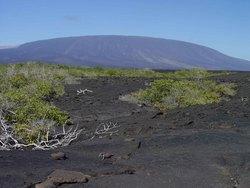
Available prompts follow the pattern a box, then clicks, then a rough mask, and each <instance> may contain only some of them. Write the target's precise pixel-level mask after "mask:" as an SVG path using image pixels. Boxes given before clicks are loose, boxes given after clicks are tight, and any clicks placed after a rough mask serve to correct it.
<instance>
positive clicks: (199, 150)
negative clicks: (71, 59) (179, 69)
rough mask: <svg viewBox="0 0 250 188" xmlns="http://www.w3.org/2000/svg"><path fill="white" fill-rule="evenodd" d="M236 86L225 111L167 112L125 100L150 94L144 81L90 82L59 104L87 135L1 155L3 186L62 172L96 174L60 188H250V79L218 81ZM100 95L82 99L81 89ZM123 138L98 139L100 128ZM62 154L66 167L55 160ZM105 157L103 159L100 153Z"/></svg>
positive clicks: (238, 76)
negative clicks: (112, 128) (108, 126)
mask: <svg viewBox="0 0 250 188" xmlns="http://www.w3.org/2000/svg"><path fill="white" fill-rule="evenodd" d="M215 79H216V80H218V81H219V82H234V83H236V84H237V85H238V93H237V95H236V96H234V97H233V98H231V99H230V101H223V102H221V103H219V104H211V105H206V106H194V107H190V108H183V109H175V110H171V111H168V112H166V113H160V112H159V111H158V110H156V109H153V108H150V107H147V106H138V105H136V104H131V103H127V102H123V101H120V100H119V96H120V95H125V94H128V93H130V92H132V91H136V90H138V89H140V88H143V87H146V86H145V82H149V81H150V80H148V79H143V78H98V79H83V80H82V82H81V84H78V85H69V86H67V87H66V94H65V95H64V96H63V97H61V98H59V99H58V100H56V101H54V103H55V104H56V105H57V106H58V107H60V108H61V109H64V110H65V111H67V112H69V113H70V115H71V117H72V120H73V123H74V124H75V125H76V124H78V125H79V127H80V128H85V131H83V132H82V135H81V136H80V137H79V139H78V140H76V141H74V142H73V143H72V144H71V145H70V146H68V147H65V148H60V149H57V150H56V151H11V152H6V151H0V182H1V183H0V187H3V188H12V187H13V188H20V187H34V185H35V184H36V183H38V182H41V181H44V180H45V179H46V178H47V176H48V175H49V174H51V172H53V171H54V170H55V169H65V170H74V171H79V172H82V173H84V174H88V175H91V176H92V178H91V179H90V181H89V182H87V183H81V184H79V183H78V184H77V183H76V184H62V185H61V186H60V187H62V188H63V187H71V188H72V187H86V188H92V187H114V188H115V187H131V188H132V187H143V188H146V187H150V188H151V187H152V188H154V187H164V188H166V187H171V188H172V187H174V188H175V187H176V188H183V187H185V188H194V187H197V188H200V187H202V188H217V187H218V188H230V187H235V188H236V187H237V188H238V187H239V188H249V187H250V101H249V100H250V73H235V74H231V75H229V76H221V77H219V78H215ZM85 88H87V89H90V90H93V93H87V94H85V95H83V94H82V95H77V92H76V91H77V90H78V89H85ZM109 122H113V123H118V125H119V127H118V129H117V130H119V132H118V133H117V134H114V135H112V136H107V137H103V138H98V137H95V138H94V139H92V140H89V138H90V137H91V136H92V135H91V133H93V132H94V131H95V129H96V127H97V126H98V125H99V124H100V123H109ZM54 152H63V153H65V154H66V156H67V159H65V160H53V159H52V158H51V153H54ZM100 153H103V154H105V156H107V157H104V159H103V160H102V158H100V157H99V154H100Z"/></svg>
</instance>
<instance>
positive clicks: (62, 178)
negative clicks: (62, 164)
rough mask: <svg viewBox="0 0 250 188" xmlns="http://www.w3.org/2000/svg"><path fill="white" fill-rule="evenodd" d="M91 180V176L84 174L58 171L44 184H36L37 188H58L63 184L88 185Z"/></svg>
mask: <svg viewBox="0 0 250 188" xmlns="http://www.w3.org/2000/svg"><path fill="white" fill-rule="evenodd" d="M90 178H91V176H89V175H85V174H83V173H82V172H77V171H69V170H60V169H57V170H54V171H53V172H52V173H51V174H50V175H49V176H48V177H47V179H46V180H45V181H44V182H42V183H39V184H36V186H35V188H56V187H58V186H59V185H62V184H71V183H86V182H88V180H89V179H90Z"/></svg>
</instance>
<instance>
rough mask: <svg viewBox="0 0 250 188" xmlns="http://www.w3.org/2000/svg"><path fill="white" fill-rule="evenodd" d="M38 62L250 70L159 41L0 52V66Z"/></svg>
mask: <svg viewBox="0 0 250 188" xmlns="http://www.w3.org/2000/svg"><path fill="white" fill-rule="evenodd" d="M27 60H40V61H48V62H52V63H65V64H74V65H87V66H97V65H101V66H114V67H137V68H153V69H179V68H192V67H202V68H206V69H215V70H216V69H225V70H250V62H249V61H246V60H241V59H237V58H233V57H229V56H227V55H224V54H222V53H220V52H218V51H216V50H213V49H211V48H207V47H204V46H200V45H196V44H192V43H187V42H182V41H175V40H167V39H159V38H150V37H129V36H83V37H67V38H56V39H49V40H41V41H36V42H30V43H26V44H23V45H20V46H19V47H17V48H13V49H1V50H0V63H9V62H20V61H27Z"/></svg>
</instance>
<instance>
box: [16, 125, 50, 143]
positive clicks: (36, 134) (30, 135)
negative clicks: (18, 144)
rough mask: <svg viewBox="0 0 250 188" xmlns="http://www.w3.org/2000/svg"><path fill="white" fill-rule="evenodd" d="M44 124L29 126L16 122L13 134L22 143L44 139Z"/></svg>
mask: <svg viewBox="0 0 250 188" xmlns="http://www.w3.org/2000/svg"><path fill="white" fill-rule="evenodd" d="M47 129H48V128H47V127H46V126H41V125H37V126H30V125H27V124H16V125H15V127H14V131H15V132H14V134H15V135H16V136H17V138H19V139H20V140H22V141H23V142H24V143H27V144H31V143H36V142H37V141H40V140H44V139H46V137H47V136H48V135H47Z"/></svg>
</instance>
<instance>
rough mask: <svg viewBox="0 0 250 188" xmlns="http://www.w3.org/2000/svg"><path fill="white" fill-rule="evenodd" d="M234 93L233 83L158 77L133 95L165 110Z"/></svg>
mask: <svg viewBox="0 0 250 188" xmlns="http://www.w3.org/2000/svg"><path fill="white" fill-rule="evenodd" d="M235 93H236V90H235V85H234V84H228V83H226V84H224V83H223V84H217V83H216V82H214V81H211V80H172V79H160V80H156V81H154V82H152V83H151V85H150V87H148V88H147V89H145V90H140V91H138V92H136V93H134V94H133V96H134V97H135V98H137V99H138V100H139V101H141V102H145V103H148V104H150V105H153V106H156V107H158V108H160V109H162V110H166V109H173V108H177V107H188V106H192V105H205V104H211V103H218V102H220V101H221V99H222V98H223V97H229V96H233V95H235Z"/></svg>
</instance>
